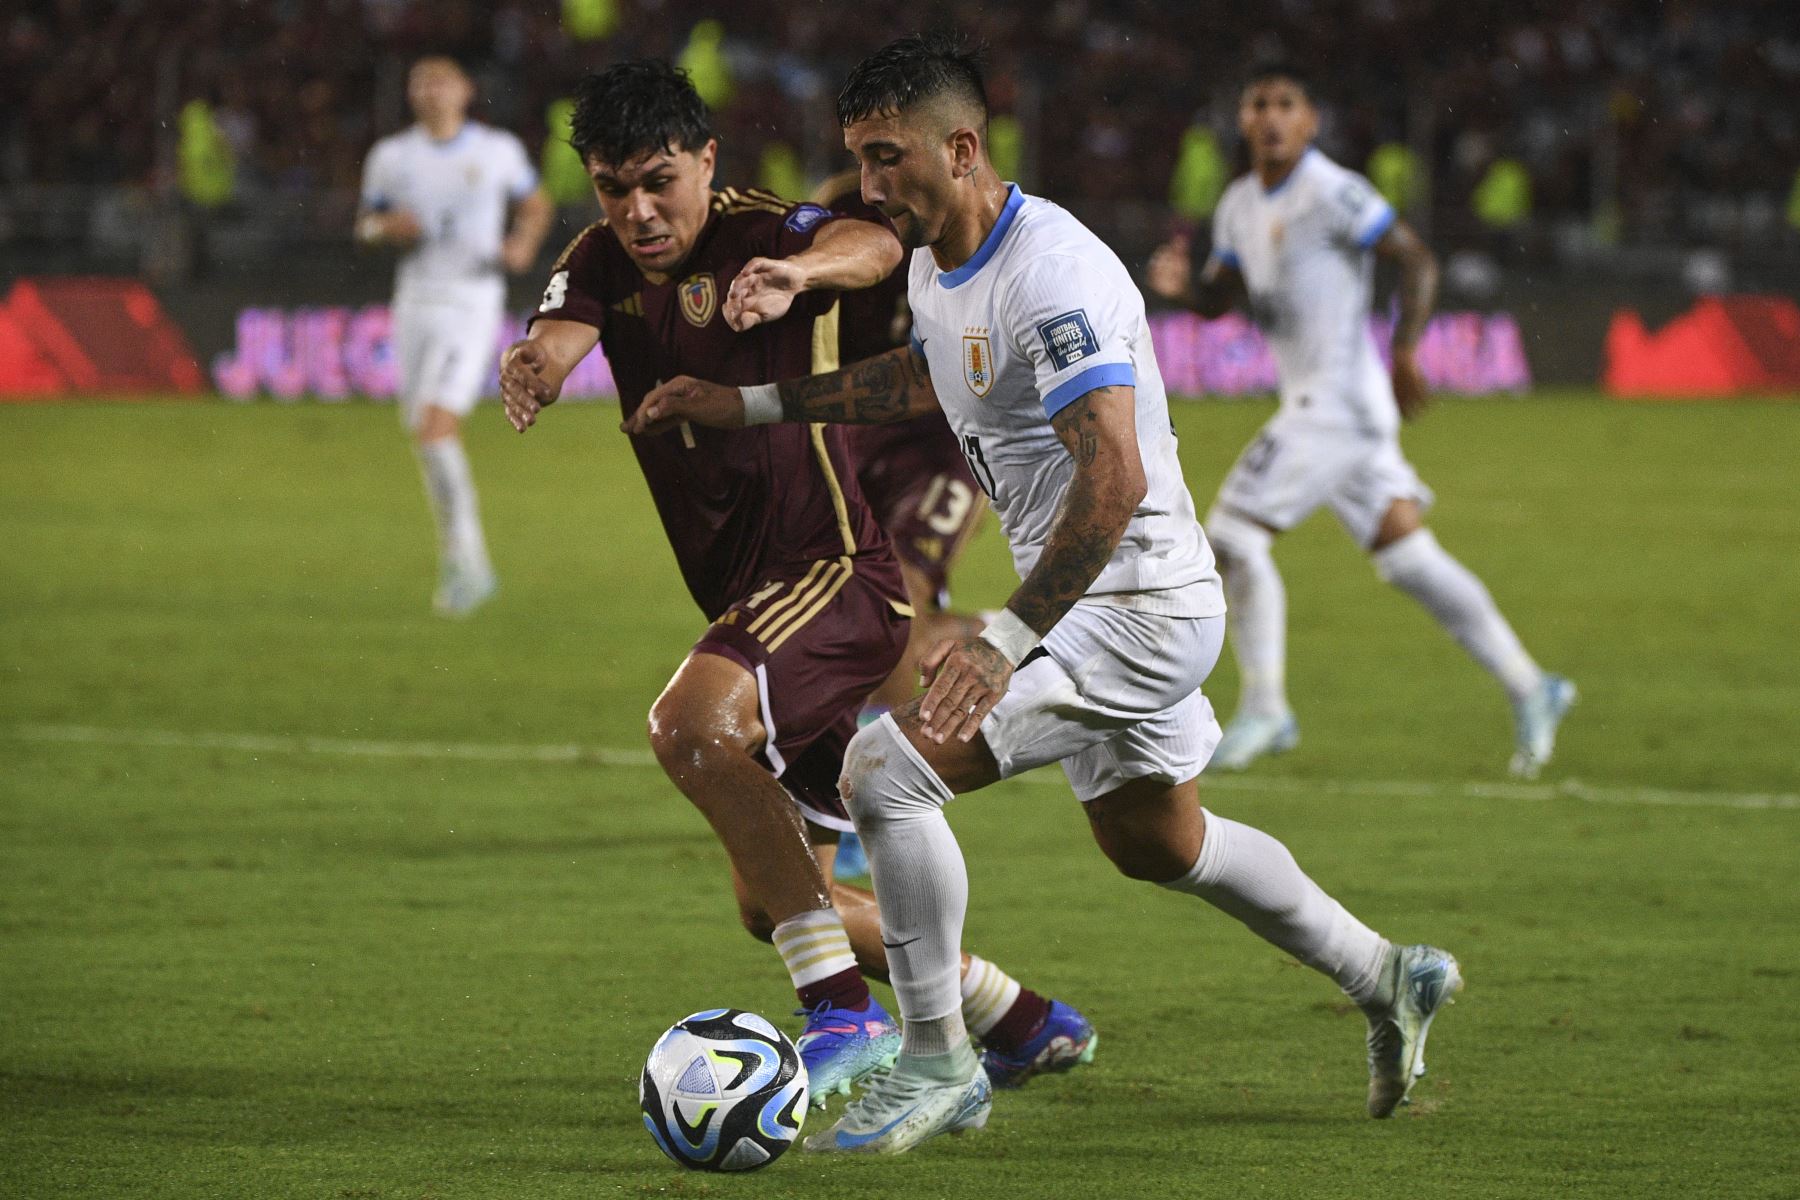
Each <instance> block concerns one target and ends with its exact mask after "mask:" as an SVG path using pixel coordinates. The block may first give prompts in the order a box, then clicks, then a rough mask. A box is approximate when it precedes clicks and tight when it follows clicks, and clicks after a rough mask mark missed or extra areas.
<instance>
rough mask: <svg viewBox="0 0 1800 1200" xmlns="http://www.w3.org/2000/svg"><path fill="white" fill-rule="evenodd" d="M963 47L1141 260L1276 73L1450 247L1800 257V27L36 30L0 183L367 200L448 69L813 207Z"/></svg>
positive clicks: (23, 33)
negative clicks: (621, 102)
mask: <svg viewBox="0 0 1800 1200" xmlns="http://www.w3.org/2000/svg"><path fill="white" fill-rule="evenodd" d="M952 21H953V22H954V23H956V24H957V25H959V26H960V27H961V28H963V29H964V30H966V31H967V32H969V33H971V34H974V35H976V36H978V37H980V38H981V39H983V40H985V41H986V42H987V43H988V45H989V47H990V55H991V59H990V87H991V92H992V97H991V98H992V100H993V103H994V106H995V108H996V111H998V112H1000V113H1003V114H1006V115H1007V116H1009V117H1011V118H1013V119H1014V120H1015V121H1016V128H1017V130H1018V131H1019V146H1018V147H1017V150H1016V153H1015V154H1014V155H1013V157H1015V159H1016V169H1017V171H1018V173H1019V174H1020V175H1021V176H1022V177H1023V178H1025V179H1026V180H1027V182H1029V183H1030V184H1031V185H1032V186H1034V187H1035V188H1036V189H1037V190H1039V191H1041V192H1043V193H1044V194H1047V195H1050V196H1052V197H1055V198H1057V199H1059V200H1061V201H1063V202H1064V203H1066V204H1068V205H1069V207H1071V208H1072V209H1074V210H1075V211H1076V212H1077V213H1078V215H1080V216H1082V217H1083V218H1084V219H1087V220H1089V221H1090V222H1091V223H1093V224H1095V225H1096V226H1097V227H1098V228H1100V229H1102V230H1105V231H1108V232H1111V233H1113V234H1114V235H1115V236H1118V237H1120V238H1122V239H1123V240H1124V241H1125V242H1127V243H1130V244H1133V245H1139V246H1145V245H1148V244H1150V243H1151V242H1153V241H1154V240H1155V239H1156V238H1158V237H1160V236H1161V233H1162V232H1163V231H1164V230H1165V229H1166V227H1167V224H1168V223H1169V221H1170V220H1171V217H1170V212H1171V206H1172V197H1173V201H1174V203H1173V207H1174V208H1175V209H1177V210H1181V211H1183V212H1185V215H1186V217H1187V218H1188V219H1190V220H1194V221H1201V220H1203V219H1204V215H1205V211H1206V209H1207V208H1208V207H1209V204H1210V199H1211V197H1212V196H1213V195H1214V194H1216V186H1215V183H1216V180H1215V178H1214V177H1215V176H1217V175H1219V174H1220V173H1221V172H1224V173H1229V172H1232V171H1235V169H1236V167H1237V164H1238V161H1239V160H1238V157H1237V156H1238V154H1239V150H1238V148H1237V144H1236V135H1235V100H1236V80H1237V79H1238V78H1239V77H1240V75H1241V73H1242V70H1243V69H1244V67H1245V66H1246V65H1248V64H1249V63H1250V62H1252V61H1253V60H1259V59H1265V58H1274V57H1279V58H1283V59H1288V60H1292V61H1295V62H1297V63H1299V64H1301V65H1303V66H1306V67H1308V68H1310V69H1311V70H1312V71H1313V72H1314V74H1315V77H1316V80H1317V83H1318V90H1319V93H1320V100H1321V102H1322V107H1323V109H1324V112H1325V117H1326V119H1325V125H1324V132H1323V135H1322V141H1323V143H1324V148H1325V149H1326V150H1327V151H1328V152H1329V153H1331V154H1332V155H1333V156H1335V157H1337V158H1339V159H1340V160H1341V161H1344V162H1346V163H1348V164H1350V165H1353V166H1356V167H1357V168H1359V169H1364V170H1370V169H1371V167H1370V164H1371V162H1372V160H1374V159H1375V158H1376V156H1377V155H1378V154H1380V153H1382V152H1383V151H1384V148H1385V150H1386V151H1387V152H1388V153H1389V154H1390V156H1391V157H1390V158H1389V159H1388V160H1387V162H1388V164H1389V165H1390V166H1392V167H1393V170H1389V171H1386V172H1385V173H1383V174H1382V176H1381V178H1379V179H1378V183H1381V184H1382V185H1383V187H1384V190H1387V189H1388V188H1389V187H1392V188H1395V189H1398V190H1399V192H1400V193H1401V194H1399V195H1396V196H1395V198H1396V199H1397V200H1399V201H1400V202H1401V203H1402V205H1403V207H1408V208H1411V207H1412V206H1414V205H1418V206H1421V207H1423V208H1425V209H1426V210H1427V211H1426V212H1425V214H1424V216H1425V218H1426V220H1427V222H1428V223H1429V221H1430V219H1431V218H1432V217H1434V216H1435V218H1436V222H1435V229H1436V231H1437V233H1438V234H1439V236H1440V237H1441V238H1448V239H1452V240H1455V239H1468V240H1477V239H1479V238H1481V237H1482V236H1484V235H1485V234H1486V233H1490V232H1493V231H1495V230H1502V231H1504V230H1506V229H1509V228H1514V227H1516V228H1517V229H1519V230H1521V231H1523V230H1526V229H1529V230H1534V231H1538V232H1537V234H1536V235H1535V236H1545V237H1548V236H1552V235H1551V234H1550V233H1546V232H1544V231H1555V230H1557V229H1559V228H1560V229H1566V230H1578V231H1581V234H1582V236H1589V237H1594V238H1598V239H1601V240H1603V241H1604V240H1616V241H1624V242H1628V243H1629V242H1657V243H1669V244H1677V245H1687V246H1693V245H1713V246H1723V247H1727V248H1738V249H1742V248H1749V247H1753V246H1755V245H1757V244H1758V243H1759V241H1766V240H1767V239H1769V238H1785V239H1789V240H1790V241H1791V240H1793V239H1795V238H1796V237H1797V236H1800V234H1797V233H1796V226H1800V188H1797V186H1796V169H1797V168H1800V104H1797V103H1796V97H1800V20H1796V7H1795V0H1729V2H1724V0H1721V2H1716V3H1701V2H1695V0H1666V2H1660V0H1508V2H1506V3H1500V2H1498V0H1459V2H1455V3H1446V2H1444V0H1268V2H1267V3H1263V4H1256V5H1201V4H1195V3H1188V2H1181V0H1030V2H1017V3H1014V2H1000V0H990V2H989V3H986V4H981V5H966V4H965V5H948V4H939V3H925V4H919V5H911V6H903V5H867V4H847V3H842V2H841V0H781V2H779V3H777V2H776V0H731V2H730V3H721V2H720V0H38V2H36V3H33V4H29V5H22V6H18V7H12V6H8V13H7V15H5V16H0V181H3V182H4V184H5V185H6V186H7V187H8V188H13V187H20V186H29V185H56V184H81V185H146V186H150V187H158V186H161V187H163V188H165V189H168V188H173V187H176V186H178V185H179V184H180V182H181V181H180V179H179V173H180V171H181V169H182V162H183V159H182V154H183V153H184V149H183V146H182V144H181V143H182V139H183V138H184V136H185V137H190V138H191V137H195V136H211V137H212V138H213V140H214V142H215V143H216V146H215V148H214V150H213V159H214V161H215V163H216V164H221V165H219V167H218V171H221V172H224V173H223V174H219V173H218V172H215V174H216V176H217V179H218V180H219V182H220V183H221V184H228V185H229V186H227V187H225V188H224V190H223V191H222V192H220V193H219V194H217V195H214V196H211V197H210V198H206V197H202V199H203V200H205V201H206V202H217V203H230V202H233V201H243V200H247V199H252V198H256V197H270V196H289V197H303V196H306V195H310V194H315V193H323V192H328V191H336V192H340V193H341V192H345V191H348V190H349V189H353V188H354V187H355V186H356V182H357V178H358V173H359V169H360V165H361V161H362V158H363V155H364V154H365V153H366V152H367V150H368V147H369V146H370V144H371V143H372V142H373V140H374V139H375V138H376V137H378V136H380V135H381V134H384V133H387V132H390V131H392V130H393V129H397V128H399V127H400V126H401V125H403V124H404V123H405V122H406V119H407V118H406V114H405V107H404V73H405V68H406V64H407V63H408V62H409V61H410V59H411V58H413V57H415V56H417V55H418V54H421V53H425V52H448V53H452V54H455V55H457V56H458V57H459V58H461V59H463V60H464V61H465V62H466V63H467V64H468V65H469V66H470V67H471V69H472V72H473V74H474V75H475V77H476V80H477V83H478V86H479V87H480V90H481V96H482V99H481V102H480V108H479V115H480V116H481V117H482V118H483V119H485V120H488V121H490V122H493V123H495V124H499V125H502V126H505V127H508V128H511V129H513V130H515V131H516V132H518V133H519V134H520V135H521V136H523V137H524V138H525V140H526V142H527V144H528V145H529V146H532V147H538V146H541V145H543V144H544V143H545V142H546V141H547V140H551V139H553V138H554V137H555V135H554V134H553V133H552V132H551V128H550V127H551V124H552V122H551V121H550V120H548V119H547V116H546V114H547V112H548V111H549V110H550V106H551V105H552V104H553V102H554V101H556V100H557V99H558V98H559V97H560V96H562V95H564V94H566V92H567V90H568V88H569V86H570V84H571V83H572V82H573V80H574V79H575V78H577V77H578V76H579V75H580V74H581V73H582V72H584V71H587V70H590V69H593V68H595V67H598V66H602V65H604V64H605V63H607V62H609V61H612V60H614V59H617V58H619V57H623V56H631V55H643V54H655V55H664V56H668V57H672V58H685V60H686V61H688V62H689V63H691V64H693V65H694V66H695V68H696V70H697V71H698V72H700V73H702V74H704V75H705V77H706V80H707V84H708V86H707V89H706V90H707V91H708V92H709V93H710V94H711V95H712V97H713V98H714V99H715V101H716V109H717V120H718V126H719V131H720V134H721V137H722V140H723V163H722V169H723V172H724V176H725V177H726V178H731V179H738V180H744V179H757V178H762V179H763V180H764V181H765V182H770V181H773V182H779V183H783V184H786V185H788V186H790V187H791V186H793V185H794V184H795V183H797V182H799V181H800V179H801V178H802V177H804V180H805V181H806V182H814V181H816V180H817V179H818V178H819V177H820V176H821V175H823V174H825V173H827V172H829V171H831V170H834V169H836V168H838V167H840V166H843V165H846V160H845V158H844V154H843V150H842V146H841V142H840V141H839V139H838V131H837V129H836V128H835V122H834V120H833V118H832V107H831V103H832V98H833V97H834V95H835V93H836V90H837V85H838V83H839V81H840V80H841V79H842V78H843V76H844V74H845V72H846V71H847V70H848V68H849V67H850V65H851V64H853V63H854V62H855V61H856V60H857V59H858V58H859V57H861V56H862V55H863V54H866V53H867V52H869V51H870V50H872V49H873V48H875V47H877V46H879V45H880V44H881V43H883V42H884V41H886V40H888V39H889V38H891V37H893V36H897V35H899V34H902V33H905V32H909V31H911V30H913V29H916V28H921V27H932V26H936V25H939V24H943V23H949V22H952ZM196 122H203V126H202V125H200V124H195V123H196ZM1195 155H1198V156H1199V157H1198V158H1195V157H1194V156H1195ZM1209 155H1210V156H1212V157H1213V158H1214V159H1216V160H1217V161H1216V164H1215V165H1211V166H1209V164H1208V161H1207V158H1208V156H1209ZM1183 164H1185V165H1183ZM1178 167H1179V169H1180V170H1186V171H1188V173H1189V175H1190V176H1191V177H1190V178H1188V179H1187V180H1186V181H1185V183H1184V181H1183V180H1182V179H1180V178H1177V176H1178V174H1179V170H1178ZM771 173H773V175H774V178H773V180H771V179H770V175H771ZM1371 173H1372V174H1373V173H1375V172H1373V171H1371ZM578 183H579V181H577V185H578ZM190 185H191V181H190ZM214 190H215V191H219V189H217V188H215V189H214ZM1520 236H1521V237H1523V236H1525V235H1524V233H1521V234H1520Z"/></svg>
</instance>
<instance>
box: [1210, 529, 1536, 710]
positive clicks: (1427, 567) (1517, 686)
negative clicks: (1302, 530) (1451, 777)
mask: <svg viewBox="0 0 1800 1200" xmlns="http://www.w3.org/2000/svg"><path fill="white" fill-rule="evenodd" d="M1374 562H1375V573H1376V574H1378V575H1380V576H1381V578H1383V579H1384V580H1386V581H1387V582H1389V583H1391V584H1393V585H1394V586H1395V587H1397V588H1399V589H1400V590H1401V591H1403V592H1405V593H1406V594H1407V595H1409V596H1411V597H1412V598H1413V599H1414V600H1417V601H1418V602H1419V603H1420V604H1422V605H1424V606H1425V609H1426V611H1427V612H1429V613H1430V614H1431V615H1432V616H1433V617H1436V618H1437V622H1438V624H1439V625H1442V626H1443V627H1444V629H1445V630H1446V631H1447V632H1448V633H1449V634H1450V636H1451V637H1453V638H1455V639H1456V641H1457V644H1458V645H1460V646H1462V648H1463V649H1464V650H1467V651H1468V652H1469V657H1471V658H1473V659H1474V660H1475V661H1476V662H1478V663H1480V664H1481V665H1482V667H1484V668H1485V669H1486V670H1487V672H1488V673H1489V674H1490V675H1492V676H1493V677H1494V678H1495V679H1497V680H1499V681H1500V686H1501V687H1503V688H1505V689H1506V694H1507V696H1509V697H1510V698H1511V699H1512V700H1513V701H1514V702H1515V703H1517V702H1518V701H1521V700H1523V699H1525V698H1526V697H1527V696H1529V695H1531V693H1532V692H1533V691H1535V690H1536V689H1537V686H1538V684H1539V683H1540V682H1541V681H1542V680H1543V677H1544V673H1543V671H1542V670H1541V669H1539V667H1538V665H1537V663H1536V662H1535V661H1533V659H1532V657H1531V655H1530V654H1528V653H1526V651H1525V647H1524V646H1523V645H1522V644H1521V643H1520V642H1519V635H1518V634H1516V633H1514V632H1513V628H1512V626H1511V625H1509V624H1507V623H1506V618H1505V617H1503V616H1501V615H1500V608H1499V606H1498V605H1496V604H1495V603H1494V598H1493V596H1492V595H1490V594H1489V593H1488V590H1487V588H1486V587H1485V586H1484V585H1483V584H1482V582H1481V580H1479V579H1477V578H1476V577H1475V573H1474V572H1473V571H1470V570H1469V569H1468V568H1467V567H1465V566H1463V565H1462V564H1461V563H1459V562H1457V561H1456V560H1455V559H1454V558H1452V557H1450V554H1449V552H1448V551H1446V550H1445V549H1444V548H1443V547H1442V546H1440V545H1438V540H1437V538H1436V537H1434V536H1432V533H1431V530H1429V529H1420V530H1417V531H1415V532H1413V533H1409V534H1407V535H1406V536H1405V537H1403V538H1401V539H1400V540H1399V541H1397V542H1394V543H1393V544H1392V545H1389V546H1385V547H1383V548H1382V549H1380V550H1377V551H1376V552H1375V554H1374ZM1231 603H1236V601H1235V600H1233V601H1231ZM1242 657H1243V655H1242V651H1240V652H1239V659H1240V661H1241V660H1242Z"/></svg>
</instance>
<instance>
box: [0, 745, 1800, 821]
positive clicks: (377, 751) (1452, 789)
mask: <svg viewBox="0 0 1800 1200" xmlns="http://www.w3.org/2000/svg"><path fill="white" fill-rule="evenodd" d="M4 736H6V737H8V738H10V739H12V740H14V741H21V742H36V743H60V744H64V745H87V746H141V747H148V748H153V749H157V748H160V749H174V750H230V751H236V752H239V753H245V754H302V755H308V754H317V755H327V756H331V757H337V758H388V759H422V760H431V759H440V760H441V759H454V760H462V761H468V762H532V763H575V764H588V765H593V766H602V767H654V766H656V756H655V755H654V754H652V753H651V752H650V751H649V750H630V749H624V748H620V747H614V746H586V745H580V744H578V743H573V742H565V743H555V742H551V743H525V742H426V741H418V742H414V741H384V740H378V739H370V738H338V737H312V736H308V735H292V734H247V733H182V732H177V731H173V730H163V729H102V728H99V727H97V726H91V725H38V724H20V725H12V726H9V727H5V728H4ZM1017 782H1023V783H1029V784H1036V785H1040V786H1042V785H1049V786H1057V787H1064V786H1067V785H1066V784H1065V782H1064V780H1063V778H1062V775H1061V774H1060V773H1059V772H1054V771H1049V770H1045V771H1038V772H1033V773H1032V774H1029V775H1024V776H1021V777H1020V778H1019V780H1018V781H1017ZM1205 787H1206V788H1207V789H1208V790H1210V791H1216V792H1273V793H1279V794H1282V795H1294V796H1354V797H1364V798H1375V799H1428V798H1431V797H1434V796H1451V797H1461V798H1464V799H1469V800H1499V801H1506V802H1547V801H1553V800H1579V801H1582V802H1584V803H1587V804H1612V805H1632V806H1639V807H1659V808H1739V809H1800V794H1795V793H1791V792H1712V791H1683V790H1679V789H1674V788H1655V787H1638V786H1629V785H1605V784H1590V783H1584V782H1582V781H1580V780H1576V779H1565V780H1560V781H1558V782H1555V783H1506V782H1493V783H1478V782H1470V783H1453V782H1442V783H1432V782H1429V781H1426V780H1404V779H1386V780H1383V779H1299V778H1293V777H1284V776H1255V775H1208V776H1207V777H1206V780H1205Z"/></svg>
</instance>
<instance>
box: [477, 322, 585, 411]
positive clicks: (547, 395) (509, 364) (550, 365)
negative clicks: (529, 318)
mask: <svg viewBox="0 0 1800 1200" xmlns="http://www.w3.org/2000/svg"><path fill="white" fill-rule="evenodd" d="M599 340H600V331H599V330H597V329H595V328H594V327H593V326H592V325H583V324H582V323H581V322H580V321H538V322H537V323H535V324H534V325H532V327H531V334H530V336H529V337H526V338H525V339H523V340H522V341H517V342H514V343H513V344H512V345H510V346H508V347H507V348H506V350H505V351H504V352H503V353H502V354H501V355H500V403H501V404H502V405H504V406H505V408H506V419H507V420H508V421H510V422H511V423H512V427H513V428H514V429H516V430H518V431H519V432H520V433H524V432H525V431H526V430H527V429H530V428H531V427H532V426H533V425H535V424H537V418H538V413H540V412H542V411H543V410H544V407H545V406H546V405H550V404H555V403H556V398H557V397H558V396H559V395H561V394H562V386H563V383H564V382H565V381H566V380H567V379H568V378H569V373H570V372H571V371H573V370H574V369H575V368H576V367H577V366H578V365H579V364H580V363H581V360H582V359H584V358H586V357H587V355H588V351H590V350H592V349H593V348H594V346H595V344H596V343H597V342H599Z"/></svg>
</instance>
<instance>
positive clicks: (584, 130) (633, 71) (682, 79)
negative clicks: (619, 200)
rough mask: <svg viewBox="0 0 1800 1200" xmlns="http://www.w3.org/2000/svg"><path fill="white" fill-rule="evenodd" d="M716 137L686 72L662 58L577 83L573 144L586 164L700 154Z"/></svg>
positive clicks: (610, 70)
mask: <svg viewBox="0 0 1800 1200" xmlns="http://www.w3.org/2000/svg"><path fill="white" fill-rule="evenodd" d="M712 137H713V131H712V116H711V114H709V113H708V112H707V111H706V101H704V100H702V99H700V93H699V92H697V91H695V90H694V85H693V82H692V81H691V80H689V79H688V73H687V72H686V71H683V70H680V69H678V68H676V67H672V66H670V65H669V64H668V63H666V62H664V61H662V60H661V59H657V58H639V59H632V60H630V61H627V62H622V63H614V64H613V65H612V66H610V67H608V68H606V70H604V71H596V72H594V73H592V74H590V75H587V76H584V77H583V78H582V80H581V82H580V83H578V84H576V85H575V111H574V112H573V113H572V114H570V117H569V145H571V146H573V147H574V148H575V153H577V154H579V155H580V156H581V161H582V162H583V163H586V162H587V161H588V160H589V159H592V160H594V161H596V162H601V163H606V164H607V165H609V166H618V165H620V164H621V163H628V162H630V161H631V160H632V159H634V158H640V157H642V156H643V155H646V154H656V153H659V152H662V151H665V150H666V151H671V152H673V151H680V150H701V149H704V148H705V146H706V143H707V142H709V141H711V140H712Z"/></svg>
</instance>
